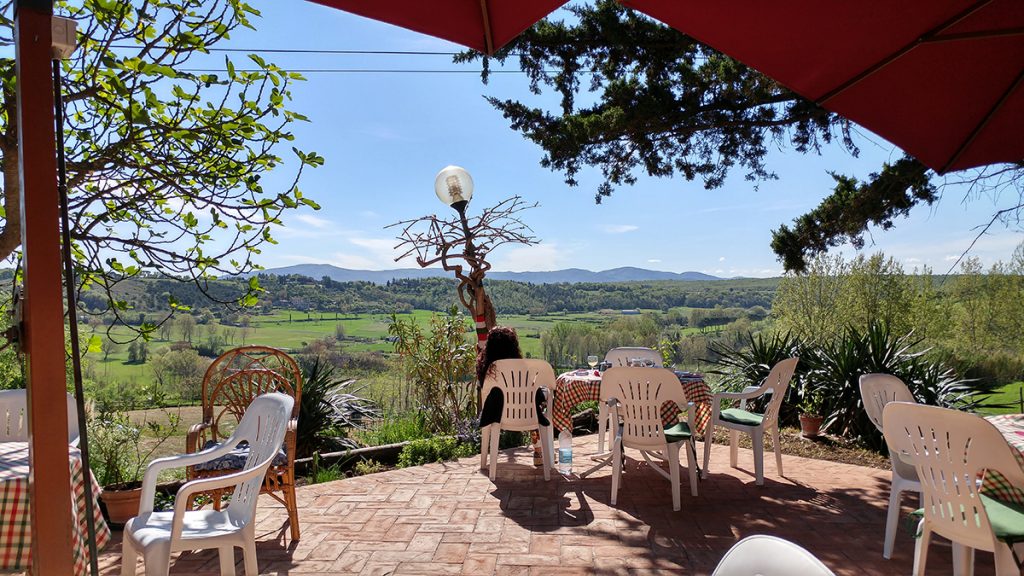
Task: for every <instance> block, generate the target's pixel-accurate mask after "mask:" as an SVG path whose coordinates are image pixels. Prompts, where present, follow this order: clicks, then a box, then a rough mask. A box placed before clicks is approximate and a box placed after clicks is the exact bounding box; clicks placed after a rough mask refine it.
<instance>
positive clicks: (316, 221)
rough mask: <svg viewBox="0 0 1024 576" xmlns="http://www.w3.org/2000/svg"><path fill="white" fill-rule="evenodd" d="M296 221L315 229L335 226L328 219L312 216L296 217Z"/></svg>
mask: <svg viewBox="0 0 1024 576" xmlns="http://www.w3.org/2000/svg"><path fill="white" fill-rule="evenodd" d="M295 219H296V220H298V221H299V222H302V223H303V224H305V225H307V226H312V227H313V228H327V227H328V226H331V225H333V224H334V223H333V222H331V221H330V220H327V219H326V218H320V217H317V216H313V215H312V214H299V215H297V216H296V217H295Z"/></svg>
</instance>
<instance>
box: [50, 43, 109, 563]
mask: <svg viewBox="0 0 1024 576" xmlns="http://www.w3.org/2000/svg"><path fill="white" fill-rule="evenodd" d="M60 65H61V61H60V60H54V61H53V109H54V118H55V119H56V123H57V192H58V194H59V196H60V223H61V227H60V228H61V244H62V247H63V248H64V250H63V251H62V256H63V260H64V286H65V289H66V290H67V300H68V334H69V337H70V338H71V367H72V373H73V375H74V381H75V406H76V408H77V409H78V437H79V439H80V442H79V446H78V447H79V450H80V451H81V453H82V482H83V484H84V487H83V490H84V491H85V516H86V518H85V526H86V530H88V533H89V537H88V540H89V571H90V573H91V574H92V576H99V573H100V569H99V559H98V558H97V557H96V556H97V554H98V552H97V550H96V525H95V518H96V516H95V512H94V510H93V500H92V469H91V468H90V467H89V434H88V432H87V431H86V428H87V426H86V420H85V391H84V390H83V389H82V360H81V347H80V346H79V342H78V305H77V302H76V300H75V271H74V266H72V263H71V223H70V217H69V216H68V185H67V166H66V164H65V161H64V102H63V99H62V97H61V73H60Z"/></svg>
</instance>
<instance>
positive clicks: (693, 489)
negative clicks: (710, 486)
mask: <svg viewBox="0 0 1024 576" xmlns="http://www.w3.org/2000/svg"><path fill="white" fill-rule="evenodd" d="M690 442H692V440H691V441H690ZM690 442H684V443H683V448H682V449H683V450H686V467H687V468H689V474H690V496H697V467H696V466H694V465H693V464H694V462H693V461H694V460H696V459H697V458H696V456H695V455H694V453H695V452H696V451H697V449H696V448H692V447H693V444H691V443H690ZM691 448H692V449H691Z"/></svg>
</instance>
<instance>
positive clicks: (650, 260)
mask: <svg viewBox="0 0 1024 576" xmlns="http://www.w3.org/2000/svg"><path fill="white" fill-rule="evenodd" d="M647 262H648V263H649V264H660V263H661V258H648V259H647Z"/></svg>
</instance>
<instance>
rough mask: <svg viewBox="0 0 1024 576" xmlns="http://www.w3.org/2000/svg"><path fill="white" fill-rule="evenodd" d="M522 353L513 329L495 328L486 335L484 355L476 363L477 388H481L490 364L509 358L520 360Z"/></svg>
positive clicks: (505, 327)
mask: <svg viewBox="0 0 1024 576" xmlns="http://www.w3.org/2000/svg"><path fill="white" fill-rule="evenodd" d="M522 357H523V353H522V352H521V351H520V350H519V337H518V336H517V335H516V330H515V328H509V327H507V326H495V327H494V328H491V331H490V332H488V333H487V344H485V345H484V353H483V354H481V355H480V357H479V358H477V361H476V380H477V385H478V386H483V384H484V378H486V377H487V372H488V371H489V370H490V369H491V364H494V363H495V362H496V361H498V360H507V359H509V358H522Z"/></svg>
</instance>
